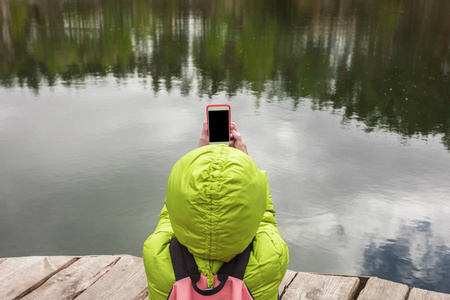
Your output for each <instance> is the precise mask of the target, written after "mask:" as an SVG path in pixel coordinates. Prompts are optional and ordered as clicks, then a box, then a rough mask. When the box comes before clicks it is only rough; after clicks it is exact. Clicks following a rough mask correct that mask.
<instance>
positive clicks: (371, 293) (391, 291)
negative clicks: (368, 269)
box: [358, 277, 409, 300]
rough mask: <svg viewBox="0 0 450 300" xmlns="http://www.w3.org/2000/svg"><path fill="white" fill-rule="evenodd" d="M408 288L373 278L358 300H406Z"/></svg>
mask: <svg viewBox="0 0 450 300" xmlns="http://www.w3.org/2000/svg"><path fill="white" fill-rule="evenodd" d="M408 291H409V288H408V286H406V285H404V284H400V283H396V282H392V281H388V280H384V279H380V278H377V277H371V278H370V279H369V280H368V281H367V283H366V286H365V287H364V289H363V290H362V291H361V293H360V294H359V296H358V300H373V299H389V300H404V299H406V296H407V294H408Z"/></svg>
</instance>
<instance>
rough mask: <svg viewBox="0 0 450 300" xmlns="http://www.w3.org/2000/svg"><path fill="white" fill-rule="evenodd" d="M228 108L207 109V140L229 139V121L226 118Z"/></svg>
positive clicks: (222, 140) (221, 140)
mask: <svg viewBox="0 0 450 300" xmlns="http://www.w3.org/2000/svg"><path fill="white" fill-rule="evenodd" d="M228 117H229V111H228V110H210V111H208V122H209V141H210V142H224V141H229V140H230V129H229V128H228V126H229V123H230V121H229V120H228Z"/></svg>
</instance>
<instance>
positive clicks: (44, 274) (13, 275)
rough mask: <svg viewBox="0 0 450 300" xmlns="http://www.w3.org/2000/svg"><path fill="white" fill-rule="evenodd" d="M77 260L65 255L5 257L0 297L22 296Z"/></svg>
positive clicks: (0, 269)
mask: <svg viewBox="0 0 450 300" xmlns="http://www.w3.org/2000/svg"><path fill="white" fill-rule="evenodd" d="M76 260H77V258H75V257H65V256H49V257H44V256H30V257H13V258H7V259H4V260H3V262H2V263H1V264H0V299H15V298H20V297H22V296H24V295H26V294H27V293H29V292H30V291H32V290H34V289H36V288H38V287H39V286H40V285H42V284H43V283H44V282H45V281H46V280H47V279H49V278H50V277H52V276H53V275H54V274H56V273H57V272H58V271H60V270H61V269H63V268H65V267H67V266H69V265H70V264H72V263H74V262H75V261H76Z"/></svg>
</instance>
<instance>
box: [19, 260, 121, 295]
mask: <svg viewBox="0 0 450 300" xmlns="http://www.w3.org/2000/svg"><path fill="white" fill-rule="evenodd" d="M119 259H120V256H110V255H105V256H86V257H82V258H80V259H79V260H77V261H76V262H75V263H73V264H72V265H70V266H69V267H67V268H66V269H64V270H62V271H61V272H59V273H57V274H55V275H54V276H52V277H51V278H50V279H48V280H47V281H46V282H45V283H44V284H43V285H41V286H40V287H39V288H38V289H36V290H34V291H32V292H31V293H29V294H28V295H26V296H25V297H23V298H22V299H23V300H32V299H34V300H37V299H39V300H41V299H66V300H67V299H74V298H75V297H77V296H78V295H80V294H81V293H82V292H83V291H84V290H86V289H87V288H88V287H90V286H91V285H92V284H94V282H96V281H97V280H98V279H99V278H101V277H102V276H103V275H104V274H105V273H106V272H108V271H109V269H111V268H112V266H113V265H114V264H115V263H116V262H117V261H118V260H119Z"/></svg>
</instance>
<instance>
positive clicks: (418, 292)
mask: <svg viewBox="0 0 450 300" xmlns="http://www.w3.org/2000/svg"><path fill="white" fill-rule="evenodd" d="M408 300H450V295H449V294H442V293H437V292H431V291H426V290H422V289H417V288H412V289H411V291H410V292H409V296H408Z"/></svg>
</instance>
